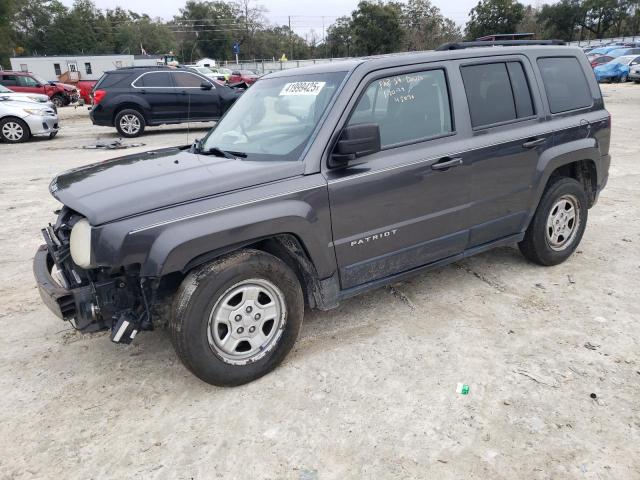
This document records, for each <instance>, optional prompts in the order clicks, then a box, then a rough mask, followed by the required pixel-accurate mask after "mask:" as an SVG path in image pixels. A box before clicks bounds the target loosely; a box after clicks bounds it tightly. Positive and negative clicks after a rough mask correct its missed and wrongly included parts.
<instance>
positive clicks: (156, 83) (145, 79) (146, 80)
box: [133, 72, 173, 88]
mask: <svg viewBox="0 0 640 480" xmlns="http://www.w3.org/2000/svg"><path fill="white" fill-rule="evenodd" d="M133 85H134V86H135V87H145V88H173V83H172V82H171V75H170V74H169V72H151V73H145V74H144V75H142V76H141V77H140V78H138V80H136V82H135V83H134V84H133Z"/></svg>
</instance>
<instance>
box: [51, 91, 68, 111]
mask: <svg viewBox="0 0 640 480" xmlns="http://www.w3.org/2000/svg"><path fill="white" fill-rule="evenodd" d="M51 101H52V102H53V104H54V105H55V106H56V108H62V107H64V106H66V105H67V104H68V102H67V99H66V98H64V95H61V94H57V95H54V96H53V97H51Z"/></svg>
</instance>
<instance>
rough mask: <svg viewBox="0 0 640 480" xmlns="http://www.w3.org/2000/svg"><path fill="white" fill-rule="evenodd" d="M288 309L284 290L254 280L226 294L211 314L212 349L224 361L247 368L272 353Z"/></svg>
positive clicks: (262, 280) (280, 333) (209, 324)
mask: <svg viewBox="0 0 640 480" xmlns="http://www.w3.org/2000/svg"><path fill="white" fill-rule="evenodd" d="M286 317H287V307H286V302H285V298H284V294H283V293H282V291H281V290H280V289H279V288H278V287H277V286H275V285H274V284H273V283H271V282H270V281H268V280H265V279H250V280H245V281H242V282H240V283H237V284H235V285H234V286H232V287H231V288H229V289H228V290H227V291H226V292H224V293H223V294H222V295H221V296H220V298H219V299H218V301H217V302H216V304H215V305H214V307H213V309H212V310H211V313H210V315H209V321H208V325H207V336H208V340H209V346H210V347H211V349H212V350H213V351H214V353H216V354H217V355H218V356H219V357H220V358H221V359H222V360H223V361H224V362H226V363H230V364H233V365H246V364H249V363H252V362H255V361H257V360H259V359H260V358H262V357H264V356H265V355H266V354H267V353H268V352H269V351H271V350H272V349H273V348H274V347H275V346H276V344H277V343H278V341H279V340H280V337H281V336H282V332H283V330H284V327H285V323H286Z"/></svg>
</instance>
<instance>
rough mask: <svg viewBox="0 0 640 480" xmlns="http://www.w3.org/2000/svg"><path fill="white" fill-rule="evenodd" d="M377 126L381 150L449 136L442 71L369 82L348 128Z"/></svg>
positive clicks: (446, 101) (447, 110)
mask: <svg viewBox="0 0 640 480" xmlns="http://www.w3.org/2000/svg"><path fill="white" fill-rule="evenodd" d="M359 123H377V124H378V125H379V126H380V140H381V143H382V146H383V147H387V146H389V145H395V144H400V143H407V142H415V141H419V140H426V139H429V138H433V137H439V136H442V135H446V134H449V133H452V131H453V124H452V123H453V122H452V119H451V109H450V104H449V91H448V88H447V81H446V77H445V73H444V70H429V71H424V72H416V73H409V74H406V75H396V76H393V77H386V78H381V79H379V80H376V81H374V82H373V83H371V84H370V85H369V86H368V87H367V90H366V91H365V93H364V95H363V96H362V97H361V98H360V100H359V101H358V105H356V108H355V110H354V112H353V113H352V115H351V118H350V119H349V125H354V124H359Z"/></svg>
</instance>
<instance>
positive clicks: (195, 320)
mask: <svg viewBox="0 0 640 480" xmlns="http://www.w3.org/2000/svg"><path fill="white" fill-rule="evenodd" d="M251 280H258V281H266V282H269V283H270V284H272V285H275V286H276V287H277V289H278V291H279V293H280V294H281V296H280V298H281V299H282V300H284V305H285V307H286V310H280V312H281V313H282V314H281V315H277V316H276V318H277V319H276V320H275V321H274V323H273V325H272V327H271V328H274V329H276V323H275V322H281V323H280V324H279V325H278V328H277V329H276V331H275V332H274V337H272V338H273V339H272V340H271V343H268V344H266V345H265V346H264V348H263V347H259V349H258V350H256V352H257V353H255V354H254V355H253V356H252V357H251V358H249V359H243V360H240V361H239V362H236V363H234V359H233V358H232V359H231V360H229V357H228V356H227V357H225V354H224V353H221V352H220V347H219V346H216V344H215V340H213V338H214V335H215V334H214V333H212V332H213V331H214V329H213V328H212V327H211V325H210V323H211V322H212V320H211V319H210V318H211V317H212V316H213V317H215V312H216V308H218V305H220V304H221V303H222V304H223V305H224V306H226V305H228V303H224V302H225V300H224V299H225V298H228V297H229V295H233V292H235V290H234V289H235V288H243V287H244V286H245V285H253V284H252V283H251ZM243 282H247V283H243ZM232 298H235V297H232ZM244 302H245V297H244V294H241V297H240V301H239V302H238V308H240V309H241V311H242V312H244V311H245V310H244V309H245V307H244V305H245V303H244ZM255 305H256V310H255V311H254V312H257V311H258V310H259V308H258V304H257V303H256V304H255ZM232 308H236V307H235V306H234V307H232ZM246 311H247V312H249V311H251V310H249V309H247V310H246ZM265 311H266V310H265ZM172 313H173V315H172V317H171V320H170V322H169V331H170V334H171V339H172V343H173V346H174V348H175V350H176V353H177V354H178V357H179V358H180V360H181V361H182V363H184V365H185V366H186V367H187V368H188V369H189V370H190V371H191V372H192V373H193V374H195V375H196V376H197V377H198V378H200V379H201V380H203V381H205V382H207V383H210V384H212V385H219V386H236V385H242V384H244V383H247V382H250V381H252V380H255V379H256V378H259V377H261V376H263V375H265V374H267V373H269V372H270V371H271V370H273V369H274V368H275V367H276V366H277V365H278V364H280V362H282V360H283V359H284V358H285V356H286V355H287V353H289V351H290V350H291V348H292V347H293V345H294V343H295V341H296V338H297V337H298V333H299V332H300V327H301V325H302V318H303V316H304V300H303V294H302V288H301V287H300V283H299V281H298V278H297V277H296V274H295V273H294V272H293V270H292V269H291V268H290V267H289V266H288V265H286V264H285V263H284V262H283V261H282V260H280V259H279V258H277V257H275V256H273V255H270V254H268V253H265V252H261V251H258V250H249V249H247V250H240V251H238V252H235V253H232V254H229V255H227V256H224V257H222V258H220V259H218V260H215V261H213V262H211V263H208V264H205V265H203V266H200V267H197V268H195V269H194V270H192V271H191V272H190V273H189V274H188V275H187V277H186V278H185V279H184V281H183V282H182V284H181V286H180V288H179V289H178V291H177V293H176V296H175V300H174V304H173V312H172ZM236 313H237V312H231V313H230V314H229V315H231V316H230V317H229V318H230V320H229V328H228V333H229V334H231V333H238V332H239V331H240V329H239V328H236V327H237V326H240V327H241V326H243V325H245V328H247V327H246V325H248V324H246V323H245V322H251V321H252V319H253V318H252V317H251V315H253V313H251V314H247V315H246V316H244V313H243V318H242V320H239V319H238V317H240V315H236ZM226 314H227V313H225V314H224V315H226ZM234 315H235V316H234ZM257 316H258V315H256V317H257ZM232 317H233V318H232ZM266 317H267V315H266V314H265V318H266ZM234 319H235V320H236V321H237V322H241V323H234V322H233V320H234ZM266 323H268V322H265V324H266ZM214 328H215V327H214ZM234 328H236V330H235V331H234ZM258 328H259V329H260V330H262V327H258ZM254 330H255V328H254ZM248 331H250V329H249V330H246V331H245V334H246V333H247V332H248ZM259 333H260V332H258V334H259ZM212 342H213V343H212ZM240 344H242V342H240ZM240 344H238V347H237V348H239V345H240ZM247 345H248V346H249V347H250V348H253V346H252V345H250V344H249V342H247ZM234 348H236V347H234ZM265 352H266V353H265ZM250 353H251V352H249V354H250Z"/></svg>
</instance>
